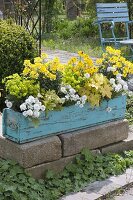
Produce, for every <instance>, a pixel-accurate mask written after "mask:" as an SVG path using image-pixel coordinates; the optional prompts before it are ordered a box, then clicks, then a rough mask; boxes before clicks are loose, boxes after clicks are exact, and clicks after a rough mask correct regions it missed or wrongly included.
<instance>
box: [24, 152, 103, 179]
mask: <svg viewBox="0 0 133 200" xmlns="http://www.w3.org/2000/svg"><path fill="white" fill-rule="evenodd" d="M91 152H92V154H94V155H95V154H100V151H99V150H98V149H96V150H92V151H91ZM77 155H78V154H77ZM77 155H74V156H69V157H65V158H61V159H59V160H56V161H53V162H49V163H43V164H41V165H37V166H34V167H31V168H27V169H26V171H28V172H29V173H31V175H32V176H33V177H34V178H36V179H39V178H43V176H44V172H45V171H46V170H48V169H50V170H53V171H54V172H56V173H57V172H61V171H62V170H63V169H64V167H65V166H66V165H67V164H68V163H70V162H72V161H74V159H75V157H76V156H77Z"/></svg>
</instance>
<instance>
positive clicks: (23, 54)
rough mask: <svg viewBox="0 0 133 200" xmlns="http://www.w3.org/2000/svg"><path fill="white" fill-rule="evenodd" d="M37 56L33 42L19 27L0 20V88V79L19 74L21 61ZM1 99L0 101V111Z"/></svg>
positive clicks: (0, 80) (21, 66)
mask: <svg viewBox="0 0 133 200" xmlns="http://www.w3.org/2000/svg"><path fill="white" fill-rule="evenodd" d="M36 55H37V48H36V43H35V40H34V39H33V38H32V36H31V35H30V34H29V33H28V32H27V31H26V30H25V29H24V28H23V27H21V26H18V25H15V24H14V23H13V22H12V21H11V20H8V21H6V20H0V88H2V79H3V78H4V77H6V76H8V75H11V74H13V73H19V74H20V73H21V72H22V70H23V61H24V60H25V59H32V58H33V57H35V56H36ZM2 104H3V98H1V99H0V110H1V107H2Z"/></svg>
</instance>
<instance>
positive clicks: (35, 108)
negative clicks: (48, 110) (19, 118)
mask: <svg viewBox="0 0 133 200" xmlns="http://www.w3.org/2000/svg"><path fill="white" fill-rule="evenodd" d="M20 110H21V111H23V112H22V113H23V115H24V116H25V117H33V118H38V117H39V116H40V112H41V111H45V106H44V105H42V103H41V102H40V101H39V99H38V98H34V97H33V96H29V97H28V98H27V99H26V100H25V102H24V103H22V104H21V105H20Z"/></svg>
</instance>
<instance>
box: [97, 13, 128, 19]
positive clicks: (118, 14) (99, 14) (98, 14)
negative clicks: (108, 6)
mask: <svg viewBox="0 0 133 200" xmlns="http://www.w3.org/2000/svg"><path fill="white" fill-rule="evenodd" d="M97 16H98V18H99V17H104V18H108V17H110V18H112V17H113V18H115V17H117V18H119V17H128V13H97Z"/></svg>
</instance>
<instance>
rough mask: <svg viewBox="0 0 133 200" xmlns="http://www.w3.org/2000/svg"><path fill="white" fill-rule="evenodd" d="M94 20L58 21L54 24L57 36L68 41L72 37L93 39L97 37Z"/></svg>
mask: <svg viewBox="0 0 133 200" xmlns="http://www.w3.org/2000/svg"><path fill="white" fill-rule="evenodd" d="M93 22H94V20H92V19H89V18H77V20H74V21H69V20H67V19H58V20H56V21H55V22H54V25H53V26H54V30H53V32H55V34H56V35H57V36H58V37H59V38H63V39H68V38H71V37H73V36H74V37H92V36H94V35H97V33H98V29H97V26H95V25H94V24H93Z"/></svg>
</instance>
